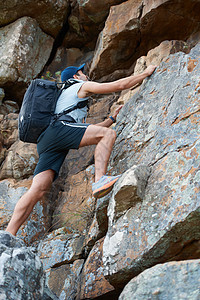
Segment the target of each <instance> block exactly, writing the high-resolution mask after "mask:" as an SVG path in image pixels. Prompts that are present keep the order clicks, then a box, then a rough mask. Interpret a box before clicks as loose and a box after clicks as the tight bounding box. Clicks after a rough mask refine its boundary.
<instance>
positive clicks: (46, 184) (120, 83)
mask: <svg viewBox="0 0 200 300" xmlns="http://www.w3.org/2000/svg"><path fill="white" fill-rule="evenodd" d="M84 66H85V64H83V65H81V66H80V67H74V66H71V67H68V68H66V69H65V70H64V71H63V72H62V73H61V80H62V81H63V82H64V81H66V80H68V79H70V78H74V79H76V80H77V82H76V83H75V84H73V85H71V86H70V87H68V88H67V89H65V90H64V91H63V92H62V94H61V95H60V97H59V98H58V101H57V105H56V109H55V113H56V114H59V113H61V112H62V111H64V110H65V109H66V108H69V107H71V106H73V105H76V104H77V103H81V102H85V101H86V100H87V99H88V97H89V96H90V95H93V94H108V93H112V92H118V91H123V90H125V89H129V88H131V87H133V86H134V85H135V84H137V83H140V82H142V81H143V80H144V79H145V78H146V77H148V76H150V75H151V74H152V73H153V72H154V70H155V68H156V67H155V66H149V67H148V68H147V69H146V70H145V71H144V72H143V73H141V74H139V75H135V76H134V75H133V76H129V77H126V78H122V79H119V80H116V81H113V82H109V83H97V82H93V81H89V80H88V77H87V76H86V75H85V74H84ZM120 109H121V107H120V108H119V109H117V110H116V111H115V113H114V114H113V115H112V116H110V117H108V118H107V119H106V120H104V121H103V122H101V123H98V124H95V125H92V124H86V123H84V122H83V120H84V121H85V119H86V116H87V107H86V106H84V105H83V107H82V106H81V105H80V108H77V109H75V110H73V111H71V112H70V113H68V114H67V115H65V116H62V117H61V118H58V119H57V120H56V121H55V122H53V123H52V124H51V125H49V126H48V128H47V129H46V130H45V131H44V132H43V133H42V134H41V135H40V137H39V139H38V143H37V150H38V154H39V162H38V164H37V166H36V169H35V172H34V178H33V181H32V185H31V187H30V189H29V190H28V192H27V193H26V194H24V195H23V196H22V197H21V199H20V200H19V201H18V203H17V204H16V207H15V210H14V213H13V216H12V218H11V220H10V222H9V224H8V227H7V229H6V230H7V231H8V232H10V233H12V234H13V235H16V233H17V231H18V229H19V228H20V226H21V225H22V224H23V223H24V221H25V220H26V219H27V218H28V216H29V215H30V213H31V211H32V209H33V207H34V206H35V204H36V203H37V202H38V201H39V200H40V199H41V198H42V197H43V196H44V195H45V193H46V192H47V191H48V190H49V189H50V187H51V184H52V182H53V181H54V180H55V179H56V178H57V177H58V174H59V170H60V168H61V166H62V163H63V162H64V159H65V157H66V155H67V153H68V152H69V150H70V149H78V148H80V147H84V146H88V145H96V149H95V154H94V158H95V182H94V183H93V185H92V191H93V196H94V197H96V198H100V197H103V196H105V195H106V194H107V193H108V192H110V191H111V189H112V187H113V185H114V183H115V182H116V181H117V180H118V178H119V176H120V175H118V176H107V175H106V171H107V165H108V160H109V157H110V154H111V151H112V147H113V145H114V142H115V139H116V132H115V131H114V130H113V129H111V128H109V127H110V126H111V125H112V124H113V122H115V120H116V117H117V115H118V113H119V111H120Z"/></svg>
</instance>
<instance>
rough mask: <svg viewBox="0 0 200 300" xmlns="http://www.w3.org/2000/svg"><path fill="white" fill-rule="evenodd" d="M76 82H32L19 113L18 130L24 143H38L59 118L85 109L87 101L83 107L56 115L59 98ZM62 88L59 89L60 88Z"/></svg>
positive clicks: (42, 80)
mask: <svg viewBox="0 0 200 300" xmlns="http://www.w3.org/2000/svg"><path fill="white" fill-rule="evenodd" d="M75 83H77V81H76V80H73V79H72V80H71V79H70V80H68V81H66V82H65V83H64V84H63V83H62V84H60V83H56V82H53V81H48V80H44V79H34V80H32V81H31V83H30V85H29V87H28V89H27V91H26V93H25V95H24V99H23V102H22V106H21V109H20V113H19V119H18V129H19V139H20V140H21V141H23V142H28V143H37V140H38V137H39V136H40V134H41V133H42V132H43V131H44V130H45V129H46V128H47V127H48V126H49V124H50V123H51V122H52V121H55V120H57V119H58V117H60V116H62V115H64V114H67V113H69V112H70V111H72V110H74V109H76V108H80V107H84V106H86V105H87V103H86V101H82V102H83V103H82V104H81V105H79V104H77V105H75V106H73V107H72V108H70V109H66V110H65V111H64V112H62V113H60V114H58V115H55V114H54V111H55V107H56V103H57V100H58V97H59V96H60V94H61V93H62V91H63V89H66V88H68V87H69V86H71V85H72V84H75ZM59 85H60V86H62V87H61V88H59V87H58V86H59Z"/></svg>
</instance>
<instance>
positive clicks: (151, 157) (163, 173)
mask: <svg viewBox="0 0 200 300" xmlns="http://www.w3.org/2000/svg"><path fill="white" fill-rule="evenodd" d="M199 49H200V44H198V45H197V46H196V47H195V48H193V49H192V50H191V52H190V54H189V55H186V54H184V53H178V54H175V55H170V56H169V57H168V58H167V59H166V61H165V62H163V63H162V64H161V65H160V66H159V67H158V68H157V70H156V72H155V74H154V75H152V77H151V78H150V79H147V80H146V81H145V82H144V83H143V85H142V86H141V89H140V91H139V92H138V93H137V94H135V95H134V96H133V98H132V99H131V100H130V101H129V102H128V103H127V104H126V105H125V107H124V108H123V111H122V113H121V114H120V118H119V119H118V125H117V131H118V133H119V135H118V138H117V142H116V146H115V149H114V151H113V154H112V160H111V165H113V164H115V166H116V164H117V167H116V172H119V171H120V172H121V171H122V170H126V169H127V168H129V167H130V165H131V164H133V163H136V162H137V163H140V164H146V165H149V167H151V175H150V177H149V179H148V184H147V187H146V190H145V196H144V198H143V201H141V202H138V203H136V205H135V206H134V207H133V208H131V209H129V210H128V211H127V212H126V213H125V214H124V215H123V216H122V217H121V218H119V219H117V221H116V222H114V223H112V222H111V220H110V217H109V221H110V224H111V225H112V226H109V227H108V233H107V235H106V238H105V241H104V254H103V261H104V267H105V272H104V275H106V277H107V278H108V279H109V281H110V282H111V284H112V285H114V286H120V284H121V285H123V284H124V283H125V282H126V281H128V280H129V279H130V278H131V277H132V276H135V275H137V274H138V273H139V272H141V271H142V270H144V269H145V268H147V267H150V266H153V265H155V264H156V263H159V262H164V261H167V260H170V259H171V258H172V257H173V256H175V255H176V254H177V253H178V252H181V249H182V248H183V247H184V246H186V245H187V244H189V243H190V242H191V241H193V240H199V238H200V236H199V230H198V228H199V226H200V224H199V220H200V218H199V213H200V208H199V205H200V201H199V199H200V198H199V179H198V176H199V153H200V148H199V130H198V123H199V104H198V102H199V92H198V89H199V76H198V75H197V74H198V73H199V66H200V63H199V62H200V61H199ZM177 75H178V76H177ZM125 116H126V121H125V119H124V117H125ZM125 149H126V150H125ZM113 214H114V215H115V211H114V210H113ZM111 215H112V214H110V216H111ZM112 219H113V217H112ZM191 258H192V257H191Z"/></svg>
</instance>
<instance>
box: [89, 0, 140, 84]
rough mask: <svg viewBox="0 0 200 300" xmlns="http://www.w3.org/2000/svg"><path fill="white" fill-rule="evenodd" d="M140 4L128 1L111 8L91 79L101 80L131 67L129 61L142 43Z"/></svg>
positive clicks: (98, 44) (93, 63) (97, 50)
mask: <svg viewBox="0 0 200 300" xmlns="http://www.w3.org/2000/svg"><path fill="white" fill-rule="evenodd" d="M140 3H141V1H126V2H124V3H122V4H121V5H117V6H113V7H111V9H110V13H109V16H108V18H107V20H106V23H105V27H104V29H103V31H102V32H101V33H100V35H99V38H98V41H97V47H96V51H95V54H94V58H93V61H92V64H91V68H90V77H91V78H101V77H103V76H104V75H106V74H109V73H112V72H113V71H114V70H116V69H121V68H122V67H123V68H126V67H128V66H129V63H128V64H127V60H128V59H129V57H130V56H131V53H132V52H133V51H134V49H135V48H136V47H137V44H138V43H139V41H140V34H139V20H138V18H139V6H140ZM119 16H120V18H119Z"/></svg>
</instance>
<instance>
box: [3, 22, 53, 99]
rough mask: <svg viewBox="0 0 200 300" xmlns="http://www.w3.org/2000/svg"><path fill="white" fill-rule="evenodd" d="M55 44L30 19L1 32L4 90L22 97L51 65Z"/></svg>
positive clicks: (15, 96)
mask: <svg viewBox="0 0 200 300" xmlns="http://www.w3.org/2000/svg"><path fill="white" fill-rule="evenodd" d="M53 41H54V40H53V38H52V37H50V36H48V35H47V34H45V33H44V32H43V31H42V30H41V29H40V27H39V25H38V23H37V21H36V20H34V19H32V18H30V17H23V18H21V19H19V20H17V21H15V22H14V23H11V24H9V25H7V26H5V27H1V28H0V47H1V57H0V86H3V87H4V89H5V92H6V94H7V96H8V97H10V98H11V99H12V96H13V98H14V99H17V98H20V96H22V94H23V92H24V88H25V86H26V85H27V83H28V82H30V80H31V79H32V78H34V77H36V76H37V75H38V74H39V73H40V72H41V70H42V69H43V67H44V65H45V63H46V62H47V60H48V58H49V55H50V53H51V49H52V46H53Z"/></svg>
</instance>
